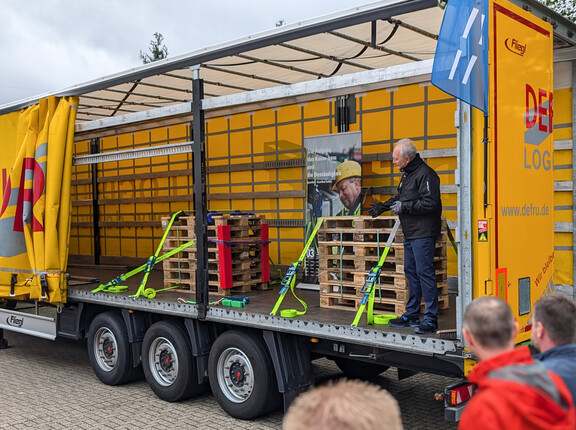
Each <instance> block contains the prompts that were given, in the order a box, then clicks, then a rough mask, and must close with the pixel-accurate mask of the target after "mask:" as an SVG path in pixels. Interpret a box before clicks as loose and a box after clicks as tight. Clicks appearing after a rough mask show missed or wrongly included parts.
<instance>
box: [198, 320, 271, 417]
mask: <svg viewBox="0 0 576 430" xmlns="http://www.w3.org/2000/svg"><path fill="white" fill-rule="evenodd" d="M208 379H209V381H210V387H211V388H212V393H213V394H214V397H215V398H216V401H217V402H218V404H219V405H220V407H221V408H222V409H224V411H226V412H227V413H228V414H229V415H230V416H232V417H234V418H239V419H243V420H250V419H253V418H256V417H259V416H262V415H264V414H267V413H269V412H272V411H273V410H274V409H276V408H277V407H278V406H280V403H281V400H282V396H281V395H280V393H279V392H278V386H277V383H276V376H275V374H274V368H273V366H272V361H271V359H270V356H269V355H268V352H267V350H266V346H265V345H264V342H263V340H262V339H261V338H259V337H258V336H256V335H255V334H252V333H248V332H242V331H238V330H229V331H226V332H224V333H223V334H221V335H220V336H219V337H218V338H217V339H216V341H215V342H214V344H213V345H212V349H211V350H210V356H209V358H208Z"/></svg>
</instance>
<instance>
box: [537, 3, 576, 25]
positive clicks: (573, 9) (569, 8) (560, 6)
mask: <svg viewBox="0 0 576 430" xmlns="http://www.w3.org/2000/svg"><path fill="white" fill-rule="evenodd" d="M539 1H540V2H541V3H544V4H545V5H546V6H548V7H549V8H550V9H552V10H554V11H556V12H557V13H559V14H560V15H563V16H564V17H566V18H568V19H569V20H570V21H572V22H576V3H575V2H574V0H539Z"/></svg>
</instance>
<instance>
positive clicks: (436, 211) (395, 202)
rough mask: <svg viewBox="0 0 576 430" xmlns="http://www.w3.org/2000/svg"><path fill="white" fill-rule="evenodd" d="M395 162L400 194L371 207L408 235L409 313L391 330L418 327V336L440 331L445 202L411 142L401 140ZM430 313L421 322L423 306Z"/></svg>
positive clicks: (436, 180) (437, 181) (432, 173)
mask: <svg viewBox="0 0 576 430" xmlns="http://www.w3.org/2000/svg"><path fill="white" fill-rule="evenodd" d="M392 162H393V163H394V164H395V165H396V167H397V168H398V169H399V170H400V171H401V172H402V177H401V179H400V183H399V184H398V193H397V194H396V196H394V197H392V198H391V199H389V200H388V201H386V202H384V203H380V202H379V203H375V204H372V205H371V208H370V209H369V210H368V213H369V214H370V215H371V216H372V217H376V216H378V215H380V214H381V213H383V212H386V211H391V213H392V215H398V216H399V218H400V224H401V225H402V233H403V234H404V274H405V275H406V278H408V289H409V295H408V303H407V304H406V311H405V312H404V314H403V315H401V316H400V317H398V318H395V319H392V320H390V321H389V322H388V325H389V326H390V327H416V329H415V332H416V333H417V334H430V333H434V332H436V330H438V288H437V284H436V271H435V269H434V253H435V249H436V240H437V239H438V236H439V235H440V229H441V215H442V201H441V199H440V178H439V177H438V174H437V173H436V172H435V171H434V169H432V168H431V167H429V166H428V165H427V164H426V163H425V162H424V160H422V158H421V157H420V154H418V153H417V151H416V146H415V145H414V142H413V141H412V140H411V139H401V140H399V141H398V142H397V143H396V146H395V147H394V150H393V152H392ZM422 299H424V303H425V304H426V309H425V313H424V318H423V319H422V321H420V303H421V300H422Z"/></svg>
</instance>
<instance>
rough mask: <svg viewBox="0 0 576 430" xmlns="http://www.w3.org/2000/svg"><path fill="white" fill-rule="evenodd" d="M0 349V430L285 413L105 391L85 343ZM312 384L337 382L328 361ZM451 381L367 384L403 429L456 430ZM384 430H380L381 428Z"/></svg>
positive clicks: (263, 421)
mask: <svg viewBox="0 0 576 430" xmlns="http://www.w3.org/2000/svg"><path fill="white" fill-rule="evenodd" d="M4 335H5V338H6V339H7V340H8V344H9V347H8V349H4V350H0V381H1V382H0V399H1V402H2V406H1V408H0V429H1V430H4V429H6V430H8V429H10V430H14V429H40V430H42V429H51V430H52V429H54V430H60V429H86V430H88V429H89V430H95V429H126V430H131V429H134V430H143V429H168V430H171V429H214V430H216V429H218V430H223V429H230V430H242V429H250V430H271V429H274V430H277V429H281V428H282V416H283V412H282V411H281V410H278V411H276V412H274V413H272V414H269V415H267V416H265V417H262V418H259V419H256V420H252V421H242V420H237V419H234V418H232V417H230V416H228V415H227V414H226V413H225V412H224V411H223V410H222V409H220V406H219V405H218V403H216V401H215V400H214V397H213V396H212V394H211V393H210V392H209V391H208V392H207V393H206V394H203V395H201V396H200V397H196V398H194V399H190V400H187V401H184V402H179V403H168V402H165V401H163V400H160V399H159V398H158V397H156V395H155V394H154V393H153V392H152V391H151V390H150V389H149V388H148V384H147V383H146V381H145V380H140V381H136V382H132V383H129V384H126V385H122V386H117V387H111V386H107V385H104V384H102V383H101V382H100V381H99V380H98V379H97V378H96V376H95V375H94V373H93V372H92V368H91V367H90V363H89V361H88V353H87V348H86V342H74V341H70V340H67V339H59V340H56V341H49V340H45V339H40V338H35V337H31V336H27V335H23V334H19V333H12V332H6V331H5V332H4ZM314 369H315V373H316V377H317V382H318V383H322V382H323V381H325V380H327V379H330V378H338V377H340V376H342V374H341V373H340V371H339V370H338V368H337V367H336V366H335V365H334V364H333V363H332V362H331V361H329V360H325V359H321V360H316V361H315V362H314ZM454 381H455V379H453V378H447V377H442V376H436V375H428V374H419V375H415V376H412V377H410V378H407V379H404V380H402V381H398V380H397V377H396V369H394V368H390V369H388V370H387V371H386V372H384V373H382V374H381V375H380V376H378V377H376V378H374V379H373V380H372V382H374V383H376V384H379V385H381V386H382V387H384V388H386V389H387V390H388V391H390V392H391V393H392V395H394V397H396V399H397V400H398V402H399V404H400V408H401V410H402V420H403V423H404V428H405V429H456V427H457V426H456V425H455V424H452V423H447V422H445V421H444V411H443V405H442V403H441V402H438V401H436V400H434V393H435V392H439V391H442V389H443V388H444V387H445V386H446V385H448V384H450V383H452V382H454ZM383 428H385V426H384V427H383Z"/></svg>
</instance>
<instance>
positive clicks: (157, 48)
mask: <svg viewBox="0 0 576 430" xmlns="http://www.w3.org/2000/svg"><path fill="white" fill-rule="evenodd" d="M163 41H164V36H162V33H158V32H156V33H154V39H152V40H151V41H150V47H149V48H148V50H149V51H150V54H152V55H149V54H146V53H144V52H142V50H140V59H141V60H142V62H143V63H144V64H148V63H152V62H154V61H158V60H162V59H163V58H166V57H168V48H167V47H166V45H162V42H163Z"/></svg>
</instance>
